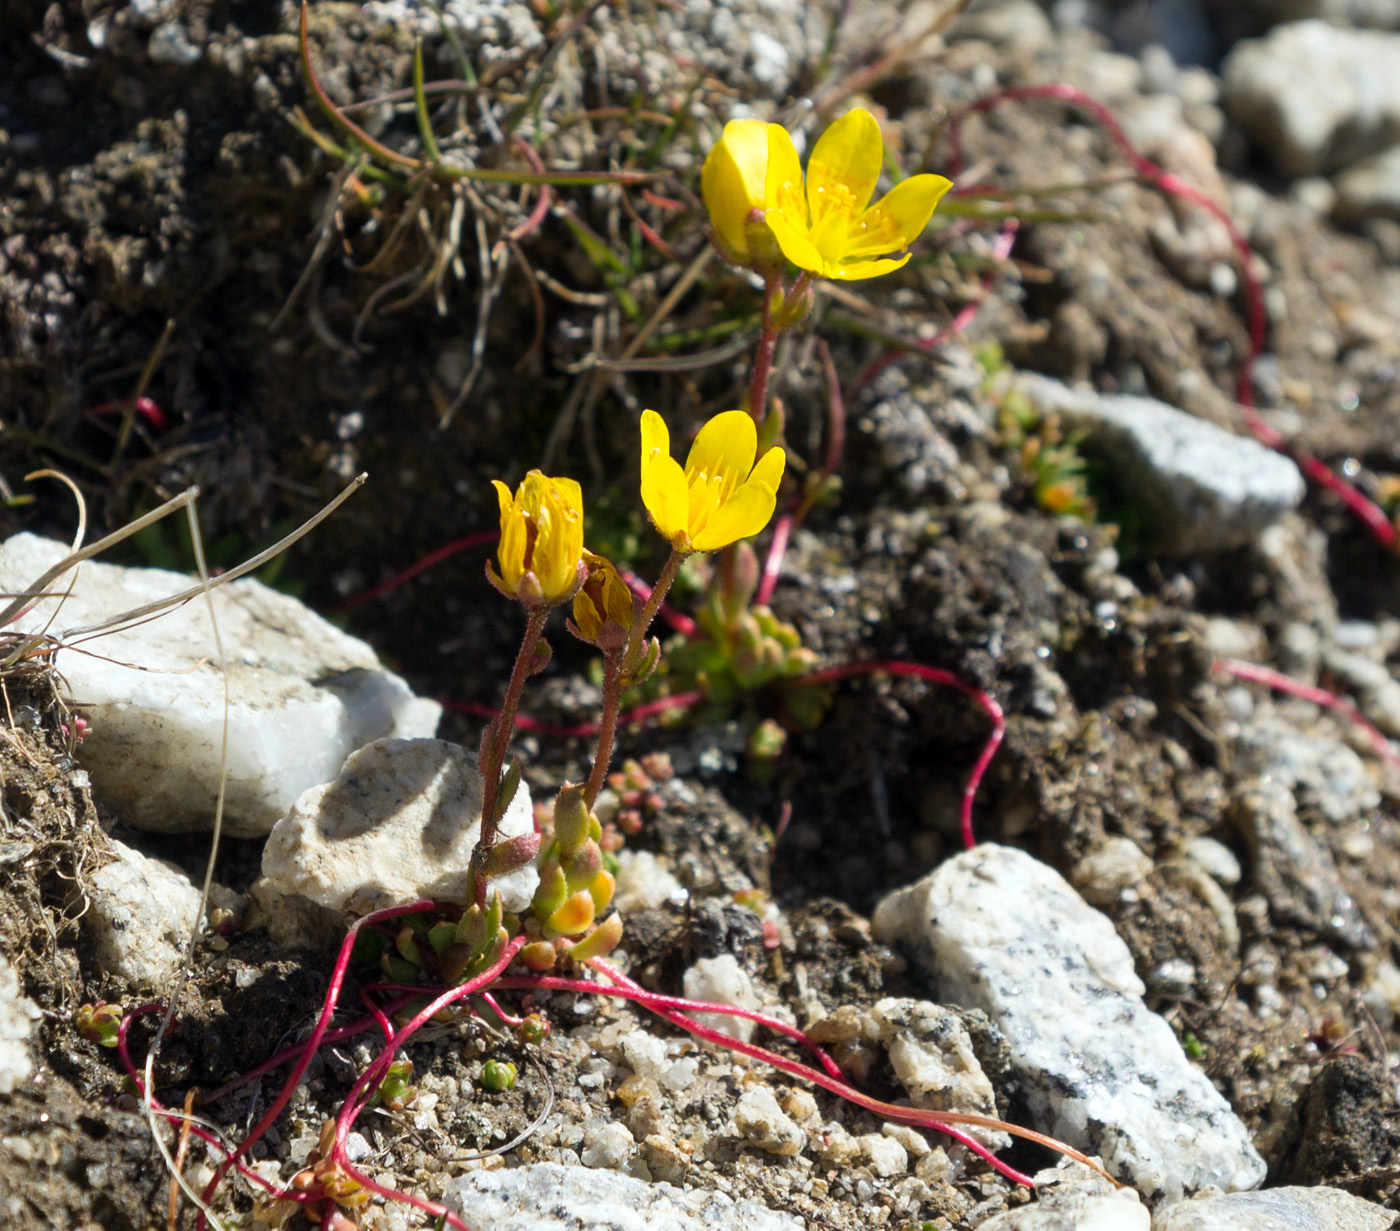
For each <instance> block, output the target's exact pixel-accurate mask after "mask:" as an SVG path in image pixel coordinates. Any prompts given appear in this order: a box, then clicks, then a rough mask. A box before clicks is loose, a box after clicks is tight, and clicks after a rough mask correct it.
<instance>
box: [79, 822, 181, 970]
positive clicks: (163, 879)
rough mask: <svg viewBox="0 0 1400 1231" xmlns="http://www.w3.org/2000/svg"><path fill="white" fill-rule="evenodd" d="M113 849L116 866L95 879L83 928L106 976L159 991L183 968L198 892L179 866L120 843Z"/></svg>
mask: <svg viewBox="0 0 1400 1231" xmlns="http://www.w3.org/2000/svg"><path fill="white" fill-rule="evenodd" d="M111 846H112V854H114V855H115V856H116V857H117V858H116V861H115V862H114V863H109V864H108V865H107V866H106V867H104V868H98V870H97V871H96V872H94V873H93V875H92V878H91V881H90V882H89V886H88V909H87V913H86V914H85V915H84V916H83V925H84V926H85V927H86V928H87V932H88V935H89V937H91V939H92V944H93V949H94V951H95V955H96V957H97V961H98V964H99V966H100V967H101V969H102V970H104V971H105V972H106V973H108V974H113V975H116V976H117V977H118V978H121V979H125V980H126V981H127V982H128V983H133V984H135V985H137V986H138V987H147V988H160V987H161V986H162V985H164V984H165V983H166V981H167V980H169V979H170V978H172V977H173V976H174V975H175V974H176V973H178V971H179V969H180V967H181V964H182V963H183V962H184V959H185V952H186V950H187V948H188V946H189V942H190V931H191V930H192V929H193V928H194V926H195V923H196V921H197V916H198V914H199V890H198V889H197V888H195V886H194V885H193V884H191V883H190V879H189V877H187V876H186V875H185V874H184V873H183V872H182V871H181V870H180V869H179V868H177V867H176V866H175V865H174V864H171V863H166V862H165V861H164V860H161V859H148V858H147V857H146V856H145V855H143V854H141V852H140V851H134V850H132V849H131V848H130V847H128V846H123V845H122V844H121V843H120V842H116V841H114V842H112V844H111Z"/></svg>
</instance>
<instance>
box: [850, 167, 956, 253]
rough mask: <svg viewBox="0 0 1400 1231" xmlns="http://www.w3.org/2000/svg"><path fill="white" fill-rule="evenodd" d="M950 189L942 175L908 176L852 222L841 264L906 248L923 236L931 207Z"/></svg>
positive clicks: (947, 181)
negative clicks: (857, 258) (853, 259)
mask: <svg viewBox="0 0 1400 1231" xmlns="http://www.w3.org/2000/svg"><path fill="white" fill-rule="evenodd" d="M952 186H953V182H952V180H946V179H944V178H943V177H942V176H941V175H911V176H910V177H909V178H908V179H907V180H905V181H904V182H903V183H902V184H896V185H895V186H894V187H893V188H891V189H890V191H889V192H887V193H885V195H884V196H883V197H881V198H880V199H879V200H878V201H876V202H875V204H874V205H872V206H871V207H870V208H869V209H868V210H866V211H865V213H863V214H861V216H860V217H859V218H857V219H855V220H854V221H853V222H852V223H851V227H850V240H849V242H848V243H847V245H846V248H845V251H844V252H843V253H842V261H843V263H844V262H845V261H848V260H850V259H852V258H855V257H867V256H881V255H883V254H884V253H886V252H898V251H899V250H900V249H901V248H907V247H908V246H909V245H910V244H911V243H913V242H914V240H916V239H918V237H919V236H920V235H922V234H923V231H924V228H925V227H926V226H928V220H929V218H931V217H932V216H933V211H934V207H935V206H937V204H938V202H939V200H940V199H941V198H942V196H943V194H944V193H945V192H947V191H948V189H950V188H951V187H952Z"/></svg>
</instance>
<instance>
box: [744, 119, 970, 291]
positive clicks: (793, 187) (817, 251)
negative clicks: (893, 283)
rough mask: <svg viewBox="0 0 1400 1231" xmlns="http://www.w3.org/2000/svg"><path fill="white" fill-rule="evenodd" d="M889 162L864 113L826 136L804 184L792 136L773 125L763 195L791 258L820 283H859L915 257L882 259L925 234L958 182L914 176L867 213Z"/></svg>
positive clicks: (809, 163)
mask: <svg viewBox="0 0 1400 1231" xmlns="http://www.w3.org/2000/svg"><path fill="white" fill-rule="evenodd" d="M883 162H884V140H883V138H881V136H880V125H879V124H878V123H877V122H876V120H875V117H874V116H873V115H871V114H870V112H868V111H866V110H864V109H863V108H859V107H858V108H856V109H855V110H854V111H849V112H847V113H846V114H845V115H844V116H842V117H841V118H840V119H839V120H837V121H836V123H834V124H832V125H831V127H830V128H828V129H827V130H826V132H824V133H822V135H821V139H820V140H819V141H818V142H817V144H816V148H815V149H813V150H812V156H811V158H809V159H808V160H807V179H806V183H805V185H804V183H803V179H802V166H801V164H800V163H799V162H798V158H797V149H796V147H795V146H794V145H793V144H792V138H791V137H790V136H788V133H787V130H786V129H785V128H783V127H782V125H780V124H769V125H768V167H767V171H766V173H765V182H764V194H763V195H764V199H765V201H766V202H767V206H768V214H767V222H768V226H769V228H770V229H771V230H772V232H773V234H774V236H776V237H777V240H778V243H779V245H781V247H782V250H783V253H784V255H785V256H786V257H787V258H788V260H790V261H791V262H792V263H793V264H794V265H796V266H798V267H799V268H801V269H806V270H810V271H811V272H812V273H814V274H816V275H818V276H819V277H822V278H836V279H842V280H846V281H853V280H855V279H858V278H874V277H878V276H879V275H880V274H887V273H889V272H891V271H892V270H895V269H898V268H899V267H900V266H901V265H903V264H904V263H905V261H907V260H908V259H909V254H908V253H905V254H904V255H903V256H899V257H886V256H885V255H884V254H885V253H888V252H898V251H900V250H901V249H903V248H907V247H908V246H909V244H910V243H911V242H913V241H914V240H915V239H917V238H918V237H919V235H920V234H922V233H923V229H924V227H925V226H927V225H928V220H929V218H930V217H931V216H932V214H933V210H934V207H935V206H936V205H937V204H938V202H939V199H940V198H941V197H942V196H943V194H944V193H945V192H947V191H948V189H949V188H951V187H952V183H951V181H949V180H946V179H944V178H943V177H942V176H941V175H911V176H910V177H909V178H908V179H907V180H904V181H903V182H902V183H899V184H896V185H895V186H894V187H893V188H892V189H891V190H890V191H889V192H887V193H886V194H885V195H884V196H883V197H881V198H880V199H879V200H878V201H877V202H875V204H874V205H870V206H868V208H867V203H868V202H869V200H870V197H871V194H872V193H874V191H875V185H876V184H877V183H878V182H879V179H880V170H881V167H882V165H883Z"/></svg>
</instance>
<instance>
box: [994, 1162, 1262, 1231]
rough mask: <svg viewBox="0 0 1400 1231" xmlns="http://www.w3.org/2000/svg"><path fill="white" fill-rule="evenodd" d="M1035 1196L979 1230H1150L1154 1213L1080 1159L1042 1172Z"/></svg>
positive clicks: (1038, 1179)
mask: <svg viewBox="0 0 1400 1231" xmlns="http://www.w3.org/2000/svg"><path fill="white" fill-rule="evenodd" d="M1067 1173H1068V1174H1067ZM1035 1197H1036V1199H1035V1203H1034V1204H1033V1205H1023V1206H1021V1207H1020V1208H1019V1209H1015V1210H1008V1211H1007V1212H1006V1213H1005V1214H998V1215H996V1217H994V1218H989V1219H988V1220H987V1221H986V1222H984V1223H982V1224H981V1225H980V1226H979V1227H978V1231H1148V1228H1149V1225H1150V1223H1151V1219H1152V1216H1151V1214H1149V1213H1148V1210H1147V1207H1146V1206H1144V1205H1143V1204H1142V1202H1141V1201H1139V1200H1138V1195H1137V1193H1135V1192H1134V1191H1133V1190H1132V1189H1131V1188H1114V1187H1113V1185H1111V1184H1110V1183H1109V1182H1108V1181H1107V1180H1105V1179H1104V1178H1103V1177H1102V1176H1096V1175H1094V1173H1093V1172H1091V1171H1089V1169H1088V1168H1087V1167H1082V1166H1079V1165H1078V1164H1071V1165H1070V1166H1069V1167H1065V1168H1060V1167H1054V1168H1051V1169H1050V1170H1047V1171H1041V1172H1039V1173H1038V1174H1037V1175H1036V1177H1035ZM1237 1231H1244V1228H1243V1227H1241V1228H1237Z"/></svg>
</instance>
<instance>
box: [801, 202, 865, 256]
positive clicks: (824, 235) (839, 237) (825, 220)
mask: <svg viewBox="0 0 1400 1231" xmlns="http://www.w3.org/2000/svg"><path fill="white" fill-rule="evenodd" d="M810 204H811V207H812V231H811V235H812V243H813V244H814V245H815V246H816V249H817V251H818V252H820V253H821V254H822V256H823V257H824V258H825V259H826V260H828V261H833V262H835V261H839V260H840V259H841V258H842V257H843V256H845V254H846V247H847V244H848V241H849V238H850V231H851V218H852V216H853V215H854V214H855V212H856V198H855V193H853V192H852V191H851V190H850V189H849V188H847V187H846V185H845V184H841V183H829V184H823V185H821V186H820V187H818V188H817V190H816V191H815V192H814V193H813V194H812V200H811V202H810Z"/></svg>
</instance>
